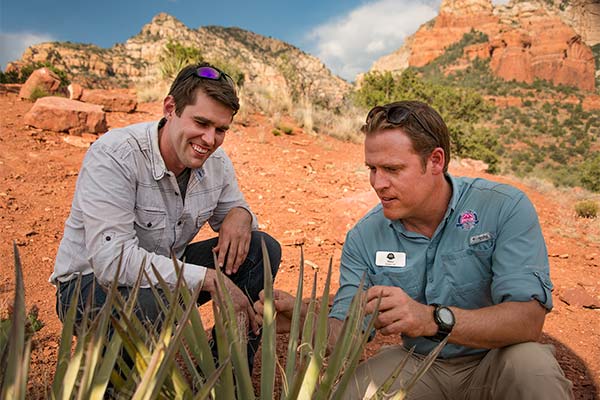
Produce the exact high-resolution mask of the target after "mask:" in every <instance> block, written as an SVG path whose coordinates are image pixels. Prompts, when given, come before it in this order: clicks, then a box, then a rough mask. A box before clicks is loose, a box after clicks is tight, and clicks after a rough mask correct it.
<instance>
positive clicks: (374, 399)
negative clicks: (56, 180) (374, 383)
mask: <svg viewBox="0 0 600 400" xmlns="http://www.w3.org/2000/svg"><path fill="white" fill-rule="evenodd" d="M414 350H415V348H414V347H413V348H411V349H410V350H409V352H408V353H407V354H406V356H404V358H403V359H402V361H401V362H400V363H399V364H398V365H397V366H396V368H394V369H393V370H392V373H391V374H390V375H389V376H388V377H387V378H386V379H385V380H384V381H383V383H382V384H381V385H380V386H379V387H378V388H377V391H376V392H375V393H374V394H373V396H371V398H370V400H379V399H381V398H383V396H384V395H386V396H387V395H388V393H389V392H390V389H391V388H392V385H393V384H394V382H396V379H398V376H400V373H401V372H402V370H403V369H404V367H405V366H406V363H407V362H408V360H409V359H410V356H411V355H412V354H413V352H414ZM403 392H404V390H402V389H401V390H398V392H397V393H396V394H395V395H394V396H396V395H398V394H400V393H403ZM400 396H402V397H400V399H402V398H404V394H400Z"/></svg>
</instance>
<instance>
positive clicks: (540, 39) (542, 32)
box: [371, 0, 600, 91]
mask: <svg viewBox="0 0 600 400" xmlns="http://www.w3.org/2000/svg"><path fill="white" fill-rule="evenodd" d="M573 3H575V2H573ZM579 3H581V4H580V5H578V6H575V5H572V6H571V8H569V10H571V14H569V15H578V17H577V18H579V19H580V20H582V21H586V22H585V23H583V28H582V29H583V31H582V32H584V33H585V35H586V38H588V40H589V41H588V42H587V44H586V41H585V40H584V38H583V36H582V34H579V33H578V32H577V31H576V30H575V29H574V28H573V27H572V26H570V25H568V24H567V23H565V22H564V21H563V19H564V18H566V17H565V16H562V15H560V13H561V12H562V11H560V7H559V6H556V7H555V6H551V5H549V4H548V3H547V2H546V1H543V0H529V1H522V0H512V1H511V2H510V3H509V4H507V5H500V6H497V7H494V6H493V5H492V3H491V0H444V1H443V2H442V4H441V6H440V12H439V15H438V16H437V17H436V18H435V19H433V20H432V21H430V22H428V23H426V24H424V25H422V26H421V27H420V28H419V30H418V31H417V32H416V33H415V34H414V35H413V36H412V37H411V38H409V39H408V40H407V41H406V43H405V44H404V46H403V47H402V48H401V49H399V50H397V51H396V52H394V53H393V54H391V55H388V56H385V57H382V58H381V59H380V60H378V61H376V62H375V63H374V64H373V67H372V69H371V70H375V71H383V70H386V71H402V70H403V69H405V68H407V67H408V66H416V67H421V66H424V65H426V64H428V63H430V62H431V61H433V60H434V59H436V58H437V57H439V56H440V55H442V54H444V52H445V49H446V48H447V47H448V46H449V45H451V44H453V43H456V42H458V41H459V40H460V39H461V38H462V37H463V35H464V34H465V33H467V32H470V31H471V30H476V31H479V32H483V33H485V34H486V35H487V37H488V38H489V41H488V42H487V43H482V44H477V45H472V46H469V47H467V48H466V49H465V54H464V55H465V58H466V59H467V60H473V59H474V58H476V57H479V58H483V59H486V58H487V59H490V68H491V70H492V72H493V73H494V74H496V75H497V76H499V77H502V78H504V79H506V80H512V79H514V80H517V81H523V82H533V80H534V79H536V78H539V79H544V80H548V81H551V82H553V83H554V84H563V85H568V86H574V87H578V88H580V89H583V90H587V91H593V90H594V88H595V73H596V68H599V69H600V66H595V65H594V56H593V53H592V50H591V49H590V47H589V45H590V44H592V43H593V41H594V40H598V39H597V37H596V36H597V34H596V30H600V28H597V27H600V14H595V16H594V14H592V12H593V11H594V10H595V9H596V8H597V7H596V6H597V5H598V4H597V2H595V3H594V2H591V1H587V2H586V1H583V0H582V1H580V2H579ZM579 3H578V4H579ZM582 9H583V10H592V12H588V13H583V14H582V13H579V14H576V13H575V11H573V10H582ZM557 10H558V11H557ZM564 13H565V15H566V12H564ZM572 19H573V20H575V19H576V18H575V17H572ZM574 25H575V23H574ZM592 26H593V28H592ZM586 27H587V28H586Z"/></svg>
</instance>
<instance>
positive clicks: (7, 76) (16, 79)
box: [0, 62, 70, 87]
mask: <svg viewBox="0 0 600 400" xmlns="http://www.w3.org/2000/svg"><path fill="white" fill-rule="evenodd" d="M43 67H46V68H48V69H49V70H50V71H52V72H54V73H55V74H56V75H57V76H58V78H59V79H60V86H61V87H67V86H68V85H69V83H70V82H69V78H68V77H67V73H66V72H65V71H63V70H62V69H60V68H57V67H55V66H54V65H52V64H51V63H49V62H34V63H31V64H27V65H24V66H22V67H21V68H20V70H19V71H9V72H2V71H0V83H25V81H26V80H27V78H29V76H30V75H31V74H32V73H33V71H35V70H36V69H40V68H43Z"/></svg>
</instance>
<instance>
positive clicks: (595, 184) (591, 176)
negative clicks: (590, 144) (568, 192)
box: [579, 152, 600, 192]
mask: <svg viewBox="0 0 600 400" xmlns="http://www.w3.org/2000/svg"><path fill="white" fill-rule="evenodd" d="M579 179H580V180H581V185H582V186H583V187H584V188H586V189H588V190H591V191H593V192H600V152H597V153H595V155H594V156H592V157H589V158H588V159H587V160H586V161H584V162H583V163H582V164H581V166H580V173H579Z"/></svg>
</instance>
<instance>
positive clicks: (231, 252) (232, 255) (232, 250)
mask: <svg viewBox="0 0 600 400" xmlns="http://www.w3.org/2000/svg"><path fill="white" fill-rule="evenodd" d="M236 256H237V247H236V246H234V245H232V244H231V243H229V249H228V251H227V265H226V266H225V273H226V274H227V275H231V274H232V273H233V272H235V271H234V270H233V264H234V261H235V259H236ZM223 258H225V255H223Z"/></svg>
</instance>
